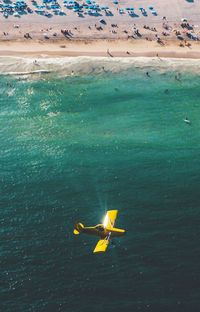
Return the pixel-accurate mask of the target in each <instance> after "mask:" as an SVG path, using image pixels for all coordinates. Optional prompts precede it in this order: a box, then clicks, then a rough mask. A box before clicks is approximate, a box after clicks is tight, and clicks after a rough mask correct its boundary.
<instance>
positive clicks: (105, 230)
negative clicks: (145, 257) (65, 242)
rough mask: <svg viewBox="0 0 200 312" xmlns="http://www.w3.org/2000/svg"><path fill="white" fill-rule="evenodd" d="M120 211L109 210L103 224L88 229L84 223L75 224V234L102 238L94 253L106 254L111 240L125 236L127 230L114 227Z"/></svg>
mask: <svg viewBox="0 0 200 312" xmlns="http://www.w3.org/2000/svg"><path fill="white" fill-rule="evenodd" d="M117 214H118V210H109V211H107V212H106V216H105V218H104V221H103V224H97V225H95V226H90V227H86V226H84V225H83V224H82V223H77V224H75V227H74V231H73V233H74V234H75V235H78V234H80V233H85V234H90V235H95V236H98V237H100V240H99V241H98V243H97V245H96V247H95V249H94V251H93V252H94V253H100V252H105V251H106V249H107V247H108V243H109V241H110V238H112V237H119V236H123V235H124V234H125V232H126V231H125V230H122V229H118V228H115V227H114V224H115V220H116V218H117Z"/></svg>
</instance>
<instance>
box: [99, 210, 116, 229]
mask: <svg viewBox="0 0 200 312" xmlns="http://www.w3.org/2000/svg"><path fill="white" fill-rule="evenodd" d="M117 214H118V210H108V211H107V213H106V216H105V218H104V221H103V226H104V227H105V228H113V227H114V225H115V220H116V218H117Z"/></svg>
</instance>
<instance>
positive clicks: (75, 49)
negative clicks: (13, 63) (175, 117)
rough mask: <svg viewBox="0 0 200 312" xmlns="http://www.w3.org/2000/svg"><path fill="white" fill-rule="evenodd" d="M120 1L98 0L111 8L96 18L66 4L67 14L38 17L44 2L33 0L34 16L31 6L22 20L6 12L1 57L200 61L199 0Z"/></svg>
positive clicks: (2, 20)
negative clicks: (166, 58) (147, 58)
mask: <svg viewBox="0 0 200 312" xmlns="http://www.w3.org/2000/svg"><path fill="white" fill-rule="evenodd" d="M116 2H117V4H116V3H114V2H112V3H110V2H109V3H108V1H105V2H104V1H102V0H100V1H96V4H95V5H98V6H99V8H102V7H103V6H107V8H109V9H107V10H103V9H101V10H99V11H97V13H98V15H95V16H93V15H90V14H89V13H88V8H87V10H86V9H84V10H82V12H83V13H80V14H82V16H78V15H77V13H76V12H74V11H73V10H71V9H69V8H67V7H66V5H65V3H66V2H63V1H58V4H59V6H60V8H59V10H60V12H63V13H62V15H58V13H56V12H55V10H54V12H53V11H52V9H50V7H49V6H47V4H46V5H45V6H44V8H42V10H43V11H44V12H48V14H52V16H51V17H50V18H48V17H46V16H43V15H41V14H38V12H37V11H38V10H36V4H37V5H39V4H40V5H41V4H42V2H41V3H36V4H35V3H34V2H33V1H29V0H27V1H26V4H27V7H28V8H29V9H30V10H31V14H29V13H28V11H27V7H26V9H25V10H24V11H23V12H25V13H23V14H21V15H19V17H17V16H14V15H13V14H14V13H12V14H9V15H8V17H5V16H4V15H3V14H4V13H3V11H2V13H0V24H1V32H0V55H1V56H4V55H6V56H24V57H53V56H54V57H59V56H60V57H63V56H103V57H104V56H108V57H138V56H145V57H156V56H157V57H171V58H194V59H195V58H200V44H199V38H198V37H199V34H200V29H199V22H200V19H199V15H198V10H199V4H200V1H199V0H197V1H194V2H189V1H185V0H184V1H183V0H170V1H166V0H163V1H159V0H155V1H153V3H152V2H151V1H149V0H143V1H139V0H136V1H134V11H133V10H132V9H131V8H130V2H129V1H127V0H124V1H120V2H118V1H116ZM0 3H4V2H3V1H1V2H0ZM10 3H12V2H11V1H10ZM78 3H79V5H83V4H84V3H85V2H83V1H78ZM91 4H92V3H91ZM88 5H89V4H88ZM151 5H153V6H152V7H151ZM128 9H129V10H128ZM121 10H122V11H121ZM109 12H110V13H111V14H110V13H109ZM121 12H122V13H121ZM133 12H134V14H133ZM86 13H87V15H86ZM45 14H46V13H45ZM78 14H79V13H78ZM102 20H103V22H102Z"/></svg>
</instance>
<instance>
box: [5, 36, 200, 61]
mask: <svg viewBox="0 0 200 312" xmlns="http://www.w3.org/2000/svg"><path fill="white" fill-rule="evenodd" d="M0 56H1V57H6V56H13V57H15V56H16V57H17V56H19V57H36V58H37V57H40V58H48V57H61V58H62V57H79V56H91V57H109V58H115V57H125V58H131V57H134V58H135V57H151V58H152V57H160V58H186V59H200V43H199V42H193V43H192V45H191V46H190V47H187V46H184V47H180V46H179V45H178V44H177V41H176V40H170V41H167V42H166V44H165V45H164V46H162V45H160V44H158V43H157V42H155V41H146V40H144V39H138V40H125V39H124V40H123V39H119V40H117V39H111V40H110V39H109V40H107V39H94V40H90V39H87V40H71V41H66V40H55V41H48V42H45V41H38V40H34V41H33V40H31V41H29V42H27V41H23V40H21V41H18V40H16V41H14V40H11V41H10V40H8V41H0Z"/></svg>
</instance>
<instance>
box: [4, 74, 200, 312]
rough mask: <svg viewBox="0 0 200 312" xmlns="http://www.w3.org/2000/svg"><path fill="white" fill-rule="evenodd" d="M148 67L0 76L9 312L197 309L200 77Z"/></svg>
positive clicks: (199, 286) (199, 304) (199, 280)
mask: <svg viewBox="0 0 200 312" xmlns="http://www.w3.org/2000/svg"><path fill="white" fill-rule="evenodd" d="M149 73H150V77H147V76H146V75H145V71H144V70H142V69H137V70H134V71H131V70H130V71H129V72H124V73H121V74H114V75H111V74H106V73H105V74H103V75H96V76H84V77H70V78H69V77H68V78H56V77H53V78H52V77H47V76H41V77H40V78H39V79H38V80H32V81H31V80H30V81H29V80H23V79H20V80H18V79H17V78H14V77H3V76H2V77H0V176H1V180H0V182H1V185H0V192H1V208H0V220H1V227H0V240H1V244H0V261H1V262H0V270H1V276H0V280H1V288H0V298H1V299H0V304H1V306H2V309H1V311H2V312H21V311H22V312H27V311H31V312H32V311H33V312H43V311H44V312H46V311H50V312H51V311H54V312H57V311H63V312H90V311H95V312H111V311H115V312H118V311H121V312H123V311H141V312H143V311H156V312H157V311H161V312H168V311H170V312H177V311H181V312H188V311H190V312H195V311H200V296H199V295H200V264H199V259H200V226H199V222H200V76H198V75H195V74H191V73H188V74H187V75H186V74H184V75H181V76H180V79H179V78H178V80H177V79H175V73H170V72H166V73H160V72H159V71H155V70H153V69H149ZM185 117H187V118H189V120H190V121H191V124H186V123H185V122H184V119H185ZM108 209H118V210H119V216H118V219H117V223H116V226H118V227H121V228H125V229H126V230H127V234H126V236H124V237H122V238H120V239H116V240H115V241H113V243H112V244H110V246H109V247H108V250H107V252H106V253H105V254H101V255H94V254H93V253H92V251H93V249H94V247H95V245H96V242H97V239H96V238H95V237H90V236H84V235H80V236H78V237H75V236H73V234H72V232H73V225H74V223H76V222H77V221H81V222H82V223H84V224H85V225H95V224H97V223H99V222H101V221H102V218H103V216H104V214H105V211H106V210H108Z"/></svg>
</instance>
